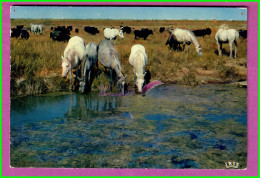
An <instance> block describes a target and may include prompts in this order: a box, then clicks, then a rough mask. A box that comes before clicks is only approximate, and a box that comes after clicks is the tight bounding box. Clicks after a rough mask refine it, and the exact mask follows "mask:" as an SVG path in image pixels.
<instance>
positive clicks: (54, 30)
mask: <svg viewBox="0 0 260 178" xmlns="http://www.w3.org/2000/svg"><path fill="white" fill-rule="evenodd" d="M120 28H121V30H122V31H123V32H124V33H127V34H130V33H131V32H132V29H134V28H131V27H128V26H120ZM27 29H29V28H24V25H17V26H16V28H11V34H10V36H11V37H12V38H19V37H21V38H22V39H28V38H29V37H30V34H29V33H28V30H27ZM29 30H30V29H29ZM50 30H51V32H50V38H52V39H53V40H54V41H68V40H69V39H70V35H71V33H70V32H71V31H72V30H73V27H72V26H71V25H70V26H67V27H65V26H57V27H51V28H50ZM84 31H85V32H86V33H89V34H91V35H96V34H97V33H100V31H99V30H98V28H96V27H91V26H85V27H84ZM164 31H167V29H166V28H165V27H160V28H159V32H160V33H163V32H164ZM192 32H193V33H194V35H195V36H197V37H204V36H206V35H210V34H211V29H210V28H206V29H196V30H193V31H192ZM238 32H239V36H241V37H243V38H247V30H239V31H238ZM75 33H79V29H78V28H75ZM149 35H153V31H152V30H151V29H148V28H142V29H141V30H134V36H135V39H138V38H140V39H143V40H146V39H147V38H148V36H149ZM169 40H172V39H171V36H169V38H168V40H167V42H166V44H167V43H169ZM172 47H173V46H172Z"/></svg>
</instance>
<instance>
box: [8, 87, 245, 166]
mask: <svg viewBox="0 0 260 178" xmlns="http://www.w3.org/2000/svg"><path fill="white" fill-rule="evenodd" d="M10 136H11V142H10V144H11V166H12V167H68V168H75V167H77V168H171V169H185V168H194V169H224V168H225V162H228V161H236V162H239V168H240V169H244V168H246V164H247V163H246V159H247V90H246V89H245V88H238V87H237V86H233V85H202V86H198V87H185V86H175V85H161V86H158V87H156V88H154V89H152V90H151V91H149V92H148V93H147V94H146V95H145V96H142V95H137V94H133V95H129V96H111V95H109V96H100V94H99V93H95V92H91V93H89V94H86V95H82V94H80V93H75V92H71V93H51V94H46V95H40V96H27V97H22V98H15V99H12V100H11V134H10Z"/></svg>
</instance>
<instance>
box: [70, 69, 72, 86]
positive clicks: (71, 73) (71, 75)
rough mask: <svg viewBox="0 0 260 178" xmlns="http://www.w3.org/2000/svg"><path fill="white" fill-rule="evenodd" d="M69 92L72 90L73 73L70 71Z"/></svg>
mask: <svg viewBox="0 0 260 178" xmlns="http://www.w3.org/2000/svg"><path fill="white" fill-rule="evenodd" d="M69 90H72V71H71V70H70V87H69Z"/></svg>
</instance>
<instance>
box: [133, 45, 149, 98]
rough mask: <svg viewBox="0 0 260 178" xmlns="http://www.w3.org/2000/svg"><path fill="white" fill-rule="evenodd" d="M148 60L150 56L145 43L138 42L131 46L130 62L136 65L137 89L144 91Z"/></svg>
mask: <svg viewBox="0 0 260 178" xmlns="http://www.w3.org/2000/svg"><path fill="white" fill-rule="evenodd" d="M147 62H148V57H147V54H146V52H145V48H144V46H143V45H140V44H136V45H134V46H132V48H131V54H130V56H129V63H130V64H131V65H132V66H133V67H134V75H135V81H136V86H137V90H138V92H139V93H141V92H142V88H143V84H144V76H145V73H146V72H145V65H146V64H147Z"/></svg>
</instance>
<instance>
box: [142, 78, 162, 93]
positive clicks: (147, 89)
mask: <svg viewBox="0 0 260 178" xmlns="http://www.w3.org/2000/svg"><path fill="white" fill-rule="evenodd" d="M162 84H163V83H162V82H161V81H158V80H154V81H152V82H150V83H148V84H147V85H145V86H144V88H143V90H142V94H145V93H147V92H148V91H149V90H151V89H152V88H154V87H156V86H158V85H162Z"/></svg>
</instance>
